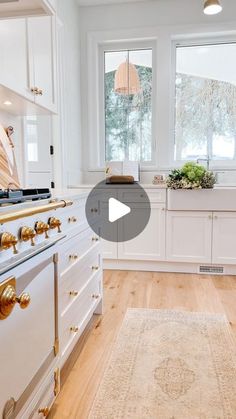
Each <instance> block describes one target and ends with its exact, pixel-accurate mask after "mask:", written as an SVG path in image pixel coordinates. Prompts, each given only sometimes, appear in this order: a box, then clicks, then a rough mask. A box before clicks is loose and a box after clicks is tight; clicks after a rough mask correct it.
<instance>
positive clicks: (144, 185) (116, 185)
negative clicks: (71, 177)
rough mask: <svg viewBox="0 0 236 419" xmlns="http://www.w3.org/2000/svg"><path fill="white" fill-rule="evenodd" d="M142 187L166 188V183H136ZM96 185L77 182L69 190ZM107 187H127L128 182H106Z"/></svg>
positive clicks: (89, 187)
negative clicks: (77, 183)
mask: <svg viewBox="0 0 236 419" xmlns="http://www.w3.org/2000/svg"><path fill="white" fill-rule="evenodd" d="M138 184H139V185H140V186H141V187H142V188H143V189H167V186H166V185H154V184H153V183H138ZM131 185H133V184H131ZM95 186H96V185H91V184H85V183H84V184H79V185H74V186H70V190H78V189H93V188H94V187H95ZM106 186H107V188H109V187H110V188H112V187H113V186H115V187H120V188H123V187H129V186H130V184H127V183H126V184H115V183H114V184H107V185H106Z"/></svg>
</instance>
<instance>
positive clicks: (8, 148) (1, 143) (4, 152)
mask: <svg viewBox="0 0 236 419" xmlns="http://www.w3.org/2000/svg"><path fill="white" fill-rule="evenodd" d="M19 187H20V182H19V177H18V172H17V166H16V159H15V154H14V146H13V145H12V142H11V141H10V139H9V138H8V136H7V134H6V131H5V129H4V128H3V126H2V125H1V124H0V188H3V189H6V188H11V189H16V188H19Z"/></svg>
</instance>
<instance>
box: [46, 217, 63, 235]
mask: <svg viewBox="0 0 236 419" xmlns="http://www.w3.org/2000/svg"><path fill="white" fill-rule="evenodd" d="M48 225H49V228H51V229H52V230H53V229H54V228H57V230H58V233H61V220H59V218H55V217H50V218H49V220H48Z"/></svg>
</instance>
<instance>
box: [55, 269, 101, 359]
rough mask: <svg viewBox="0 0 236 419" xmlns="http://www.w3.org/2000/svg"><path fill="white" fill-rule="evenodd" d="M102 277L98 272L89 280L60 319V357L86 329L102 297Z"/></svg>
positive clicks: (68, 350)
mask: <svg viewBox="0 0 236 419" xmlns="http://www.w3.org/2000/svg"><path fill="white" fill-rule="evenodd" d="M101 281H102V275H101V272H98V273H96V274H94V275H93V276H92V278H91V279H90V280H89V282H88V284H87V286H86V288H85V289H84V290H83V292H82V293H81V295H79V297H78V299H77V300H76V301H75V303H74V304H73V305H72V306H71V308H70V310H67V312H66V313H65V314H64V316H63V317H61V319H60V323H61V324H60V346H61V355H62V357H63V356H64V354H65V352H67V353H68V352H70V349H69V348H71V349H72V347H73V346H74V344H75V342H76V341H77V340H78V338H79V336H80V335H81V333H82V332H83V330H84V328H85V327H86V325H87V323H88V321H89V318H90V317H91V316H92V314H93V312H94V310H95V308H96V306H97V304H98V302H99V301H100V299H101V297H102V283H101Z"/></svg>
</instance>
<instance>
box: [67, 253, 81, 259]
mask: <svg viewBox="0 0 236 419" xmlns="http://www.w3.org/2000/svg"><path fill="white" fill-rule="evenodd" d="M69 259H70V260H77V259H79V255H76V254H75V255H69Z"/></svg>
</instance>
